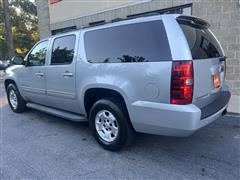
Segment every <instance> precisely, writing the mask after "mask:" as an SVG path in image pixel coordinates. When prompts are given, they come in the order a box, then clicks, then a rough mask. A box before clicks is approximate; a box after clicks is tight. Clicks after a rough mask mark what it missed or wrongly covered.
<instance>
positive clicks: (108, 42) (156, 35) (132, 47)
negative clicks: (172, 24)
mask: <svg viewBox="0 0 240 180" xmlns="http://www.w3.org/2000/svg"><path fill="white" fill-rule="evenodd" d="M84 38H85V50H86V57H87V60H88V61H89V62H91V63H130V62H158V61H168V60H171V53H170V48H169V44H168V39H167V35H166V32H165V28H164V25H163V23H162V21H151V22H145V23H137V24H129V25H122V26H117V27H111V28H105V29H100V30H94V31H89V32H87V33H85V37H84Z"/></svg>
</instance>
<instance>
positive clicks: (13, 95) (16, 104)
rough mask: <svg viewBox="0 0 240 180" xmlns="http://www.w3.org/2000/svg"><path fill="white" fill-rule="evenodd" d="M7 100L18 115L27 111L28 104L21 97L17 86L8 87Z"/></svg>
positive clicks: (10, 85)
mask: <svg viewBox="0 0 240 180" xmlns="http://www.w3.org/2000/svg"><path fill="white" fill-rule="evenodd" d="M7 98H8V103H9V105H10V107H11V109H12V110H13V111H14V112H16V113H21V112H24V111H25V110H26V102H25V101H24V99H23V98H22V96H21V95H20V93H19V91H18V89H17V87H16V85H15V84H12V83H11V84H9V85H8V87H7Z"/></svg>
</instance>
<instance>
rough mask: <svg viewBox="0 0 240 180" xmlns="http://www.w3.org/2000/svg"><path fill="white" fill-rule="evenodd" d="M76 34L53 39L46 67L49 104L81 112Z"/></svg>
mask: <svg viewBox="0 0 240 180" xmlns="http://www.w3.org/2000/svg"><path fill="white" fill-rule="evenodd" d="M76 41H77V37H76V35H75V34H70V35H65V36H59V37H56V38H54V39H53V41H52V45H51V46H52V48H51V57H50V62H49V65H48V66H47V67H46V76H47V78H46V86H47V98H48V100H49V104H48V106H51V107H54V108H57V109H62V110H66V111H72V112H79V109H78V104H77V99H76V72H75V71H76V69H75V67H76V59H77V57H76V48H77V45H76V44H77V43H76Z"/></svg>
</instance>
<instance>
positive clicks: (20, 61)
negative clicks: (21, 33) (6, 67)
mask: <svg viewBox="0 0 240 180" xmlns="http://www.w3.org/2000/svg"><path fill="white" fill-rule="evenodd" d="M11 61H12V64H15V65H23V64H24V60H23V58H22V57H21V56H14V57H13V58H12V60H11Z"/></svg>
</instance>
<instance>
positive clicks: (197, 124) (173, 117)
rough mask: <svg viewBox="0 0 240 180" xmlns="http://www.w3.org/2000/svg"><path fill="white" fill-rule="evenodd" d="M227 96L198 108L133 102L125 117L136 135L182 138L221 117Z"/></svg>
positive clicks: (225, 92) (226, 92)
mask: <svg viewBox="0 0 240 180" xmlns="http://www.w3.org/2000/svg"><path fill="white" fill-rule="evenodd" d="M230 97H231V95H230V92H229V91H224V92H223V96H221V97H219V98H218V99H217V100H215V101H216V102H215V101H214V102H213V103H211V104H209V105H208V107H206V108H202V109H200V108H198V107H197V106H196V105H194V104H190V105H172V104H162V103H153V102H146V101H136V102H134V103H132V104H131V107H130V108H131V109H130V111H129V114H130V118H131V122H132V124H133V127H134V128H135V130H136V131H138V132H143V133H149V134H156V135H166V136H178V137H185V136H189V135H191V134H192V133H194V132H195V131H197V130H198V129H200V128H202V127H204V126H206V125H208V124H210V123H211V122H213V121H215V120H216V119H218V118H219V117H220V116H222V114H223V113H224V111H225V110H226V109H227V106H228V103H229V100H230ZM223 99H224V101H223ZM220 103H221V104H220ZM209 109H211V111H210V110H209ZM206 114H207V115H206Z"/></svg>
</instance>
